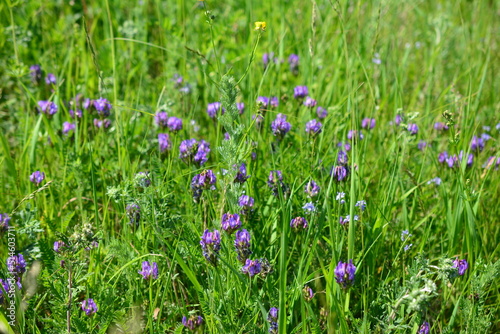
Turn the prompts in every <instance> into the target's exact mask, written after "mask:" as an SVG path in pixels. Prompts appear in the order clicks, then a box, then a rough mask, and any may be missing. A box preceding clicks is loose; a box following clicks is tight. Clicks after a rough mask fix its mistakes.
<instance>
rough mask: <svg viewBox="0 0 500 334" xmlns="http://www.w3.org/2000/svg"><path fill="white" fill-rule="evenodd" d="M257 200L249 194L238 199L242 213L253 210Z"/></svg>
mask: <svg viewBox="0 0 500 334" xmlns="http://www.w3.org/2000/svg"><path fill="white" fill-rule="evenodd" d="M254 203H255V200H254V199H253V198H252V197H250V196H248V195H241V196H240V198H239V199H238V205H239V206H240V207H241V212H240V213H241V214H242V215H246V214H248V213H249V212H250V210H252V208H253V206H254Z"/></svg>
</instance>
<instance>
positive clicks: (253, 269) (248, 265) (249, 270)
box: [241, 259, 262, 277]
mask: <svg viewBox="0 0 500 334" xmlns="http://www.w3.org/2000/svg"><path fill="white" fill-rule="evenodd" d="M261 271H262V264H261V262H260V260H250V259H246V261H245V265H244V266H243V268H241V272H242V273H243V274H245V275H248V276H250V277H254V276H255V275H257V274H260V272H261Z"/></svg>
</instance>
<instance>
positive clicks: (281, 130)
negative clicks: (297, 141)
mask: <svg viewBox="0 0 500 334" xmlns="http://www.w3.org/2000/svg"><path fill="white" fill-rule="evenodd" d="M291 128H292V126H291V125H290V123H288V122H287V121H286V116H285V115H283V114H278V115H277V116H276V119H275V120H274V121H273V122H272V123H271V130H272V131H273V134H274V135H275V136H276V137H278V138H280V139H281V138H283V137H284V136H285V135H286V134H287V133H288V131H290V129H291Z"/></svg>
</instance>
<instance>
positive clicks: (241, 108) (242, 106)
mask: <svg viewBox="0 0 500 334" xmlns="http://www.w3.org/2000/svg"><path fill="white" fill-rule="evenodd" d="M236 108H238V111H239V113H240V115H241V114H243V113H244V112H245V104H244V103H243V102H239V103H236Z"/></svg>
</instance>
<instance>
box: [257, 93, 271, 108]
mask: <svg viewBox="0 0 500 334" xmlns="http://www.w3.org/2000/svg"><path fill="white" fill-rule="evenodd" d="M255 102H257V106H258V107H259V109H260V110H265V109H268V108H269V98H268V97H265V96H259V97H257V100H256V101H255Z"/></svg>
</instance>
